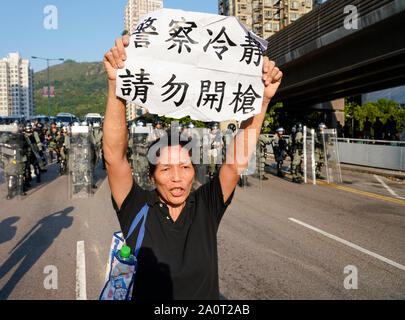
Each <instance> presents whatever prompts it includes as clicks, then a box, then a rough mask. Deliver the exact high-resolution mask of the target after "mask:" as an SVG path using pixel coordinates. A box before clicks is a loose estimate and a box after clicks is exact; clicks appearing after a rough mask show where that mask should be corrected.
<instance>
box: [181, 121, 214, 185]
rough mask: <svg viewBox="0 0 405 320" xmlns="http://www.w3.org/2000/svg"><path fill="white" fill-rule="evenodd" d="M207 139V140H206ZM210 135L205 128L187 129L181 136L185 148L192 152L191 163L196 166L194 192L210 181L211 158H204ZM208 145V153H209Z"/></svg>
mask: <svg viewBox="0 0 405 320" xmlns="http://www.w3.org/2000/svg"><path fill="white" fill-rule="evenodd" d="M204 137H205V138H204ZM208 137H209V133H208V131H207V130H206V129H205V128H186V129H184V130H183V132H182V133H181V134H180V140H181V141H186V142H187V144H186V145H185V148H187V150H191V161H192V163H193V166H194V181H193V187H192V189H193V190H196V189H198V188H199V187H200V186H202V185H203V184H205V183H207V182H208V181H209V165H210V158H209V157H208V156H207V155H208V152H206V156H205V157H204V140H205V141H207V138H208ZM207 147H208V144H206V149H205V150H206V151H208V148H207Z"/></svg>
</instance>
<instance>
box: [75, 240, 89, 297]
mask: <svg viewBox="0 0 405 320" xmlns="http://www.w3.org/2000/svg"><path fill="white" fill-rule="evenodd" d="M76 300H87V295H86V261H85V254H84V241H77V255H76Z"/></svg>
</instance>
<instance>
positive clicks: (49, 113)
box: [31, 56, 65, 117]
mask: <svg viewBox="0 0 405 320" xmlns="http://www.w3.org/2000/svg"><path fill="white" fill-rule="evenodd" d="M31 58H32V59H39V60H46V65H47V69H48V117H50V116H51V100H50V90H51V87H50V81H49V61H53V60H57V61H65V59H63V58H59V59H49V58H40V57H34V56H31Z"/></svg>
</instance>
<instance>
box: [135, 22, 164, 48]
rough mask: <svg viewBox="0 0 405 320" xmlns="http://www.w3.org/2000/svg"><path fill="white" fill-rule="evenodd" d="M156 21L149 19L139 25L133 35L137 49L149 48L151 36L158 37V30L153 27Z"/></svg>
mask: <svg viewBox="0 0 405 320" xmlns="http://www.w3.org/2000/svg"><path fill="white" fill-rule="evenodd" d="M154 21H156V19H152V18H151V17H149V18H148V19H146V20H144V21H143V22H142V23H140V24H139V25H138V27H137V28H136V30H135V32H134V33H133V35H135V41H134V43H135V48H148V47H149V44H150V42H149V36H151V35H153V36H156V35H158V33H157V32H156V28H155V27H154V26H153V25H152V24H153V22H154Z"/></svg>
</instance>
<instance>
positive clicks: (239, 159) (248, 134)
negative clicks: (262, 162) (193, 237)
mask: <svg viewBox="0 0 405 320" xmlns="http://www.w3.org/2000/svg"><path fill="white" fill-rule="evenodd" d="M282 77H283V74H282V72H281V71H280V70H279V69H278V68H277V67H276V66H275V63H274V62H273V61H269V59H268V58H267V57H264V61H263V76H262V80H263V83H264V85H265V88H264V93H263V103H262V109H261V112H260V113H259V114H257V115H255V116H253V117H251V118H249V119H247V120H245V121H243V122H242V124H241V126H240V128H239V131H238V133H237V135H236V136H235V138H234V139H233V141H232V142H231V143H230V145H229V148H228V150H227V153H226V157H225V163H224V164H223V165H222V167H221V170H220V171H219V179H220V182H221V188H222V194H223V198H224V201H225V202H226V201H227V200H228V198H229V196H230V195H231V194H232V192H233V190H234V189H235V187H236V184H237V183H238V179H239V175H240V174H241V173H242V172H243V170H245V169H246V168H247V166H248V164H249V160H250V158H251V157H252V154H253V152H254V151H255V149H256V144H257V141H258V139H259V135H260V131H261V128H262V124H263V120H264V116H265V115H266V111H267V106H268V105H269V103H270V100H271V98H273V96H274V95H275V93H276V92H277V89H278V87H279V85H280V83H281V78H282ZM242 146H243V147H242Z"/></svg>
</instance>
